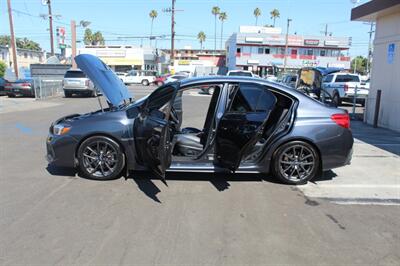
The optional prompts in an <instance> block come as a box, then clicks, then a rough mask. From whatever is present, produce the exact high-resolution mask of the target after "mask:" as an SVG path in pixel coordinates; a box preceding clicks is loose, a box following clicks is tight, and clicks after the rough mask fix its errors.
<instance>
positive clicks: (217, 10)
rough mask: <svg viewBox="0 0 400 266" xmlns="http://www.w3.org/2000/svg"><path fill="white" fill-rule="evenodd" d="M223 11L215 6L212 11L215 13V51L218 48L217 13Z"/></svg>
mask: <svg viewBox="0 0 400 266" xmlns="http://www.w3.org/2000/svg"><path fill="white" fill-rule="evenodd" d="M220 12H221V9H220V8H219V7H217V6H214V7H213V8H212V9H211V13H212V14H213V15H214V52H215V50H217V15H218V14H219V13H220Z"/></svg>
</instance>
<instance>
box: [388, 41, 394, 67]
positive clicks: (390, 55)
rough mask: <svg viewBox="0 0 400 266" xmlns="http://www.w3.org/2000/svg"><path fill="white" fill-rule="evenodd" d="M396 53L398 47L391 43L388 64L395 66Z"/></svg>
mask: <svg viewBox="0 0 400 266" xmlns="http://www.w3.org/2000/svg"><path fill="white" fill-rule="evenodd" d="M395 51H396V45H395V44H394V43H390V44H389V45H388V51H387V63H388V64H393V62H394V56H395Z"/></svg>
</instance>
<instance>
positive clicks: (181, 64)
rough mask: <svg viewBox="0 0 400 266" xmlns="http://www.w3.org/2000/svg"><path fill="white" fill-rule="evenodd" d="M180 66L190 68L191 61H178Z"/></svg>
mask: <svg viewBox="0 0 400 266" xmlns="http://www.w3.org/2000/svg"><path fill="white" fill-rule="evenodd" d="M178 65H180V66H188V65H190V61H189V60H179V61H178Z"/></svg>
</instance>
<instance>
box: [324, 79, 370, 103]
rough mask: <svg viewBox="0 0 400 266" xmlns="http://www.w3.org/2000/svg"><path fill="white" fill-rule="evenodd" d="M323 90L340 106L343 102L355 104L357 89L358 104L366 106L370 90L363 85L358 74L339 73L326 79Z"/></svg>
mask: <svg viewBox="0 0 400 266" xmlns="http://www.w3.org/2000/svg"><path fill="white" fill-rule="evenodd" d="M322 87H323V89H324V90H325V91H326V92H328V93H329V94H330V95H331V96H332V102H333V103H334V104H335V105H337V106H339V105H341V104H342V101H347V102H353V100H354V95H355V89H356V88H357V96H356V102H357V103H361V104H362V105H363V106H364V104H365V99H366V98H367V97H368V92H369V90H368V89H366V88H365V87H364V86H363V85H361V79H360V76H359V75H357V74H351V73H343V72H337V73H333V74H329V75H327V76H325V77H324V79H323V81H322Z"/></svg>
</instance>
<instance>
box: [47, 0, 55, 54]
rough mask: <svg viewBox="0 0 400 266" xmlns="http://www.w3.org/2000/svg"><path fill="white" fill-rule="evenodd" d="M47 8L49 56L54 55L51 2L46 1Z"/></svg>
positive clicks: (49, 0)
mask: <svg viewBox="0 0 400 266" xmlns="http://www.w3.org/2000/svg"><path fill="white" fill-rule="evenodd" d="M47 7H48V8H49V22H50V51H51V55H54V39H53V15H52V14H51V0H47Z"/></svg>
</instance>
